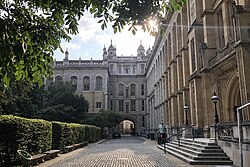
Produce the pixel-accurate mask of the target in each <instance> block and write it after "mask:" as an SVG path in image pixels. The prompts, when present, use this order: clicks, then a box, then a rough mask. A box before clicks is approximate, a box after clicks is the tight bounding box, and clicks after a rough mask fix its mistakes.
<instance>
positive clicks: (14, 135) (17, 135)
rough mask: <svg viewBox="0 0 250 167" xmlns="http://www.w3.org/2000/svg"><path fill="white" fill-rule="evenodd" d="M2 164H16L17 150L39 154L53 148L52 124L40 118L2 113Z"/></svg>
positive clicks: (0, 154)
mask: <svg viewBox="0 0 250 167" xmlns="http://www.w3.org/2000/svg"><path fill="white" fill-rule="evenodd" d="M0 134H1V136H0V166H15V165H16V163H17V162H18V161H19V160H20V157H19V156H18V154H17V150H19V149H21V150H25V151H27V152H29V153H30V154H37V153H41V152H44V151H47V150H50V149H51V145H52V124H51V123H50V122H48V121H44V120H38V119H26V118H21V117H16V116H11V115H0Z"/></svg>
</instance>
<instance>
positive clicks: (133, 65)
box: [133, 65, 136, 74]
mask: <svg viewBox="0 0 250 167" xmlns="http://www.w3.org/2000/svg"><path fill="white" fill-rule="evenodd" d="M135 69H136V67H135V65H133V74H135Z"/></svg>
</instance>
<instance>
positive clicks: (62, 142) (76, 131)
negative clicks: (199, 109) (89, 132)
mask: <svg viewBox="0 0 250 167" xmlns="http://www.w3.org/2000/svg"><path fill="white" fill-rule="evenodd" d="M52 131H53V133H52V134H53V135H52V147H53V148H54V149H62V148H63V147H64V146H68V145H72V144H75V143H80V142H83V141H84V140H85V126H84V125H81V124H73V123H62V122H52Z"/></svg>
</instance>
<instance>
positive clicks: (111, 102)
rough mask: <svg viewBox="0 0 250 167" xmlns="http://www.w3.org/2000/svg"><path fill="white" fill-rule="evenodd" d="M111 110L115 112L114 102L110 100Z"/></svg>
mask: <svg viewBox="0 0 250 167" xmlns="http://www.w3.org/2000/svg"><path fill="white" fill-rule="evenodd" d="M110 110H111V111H113V100H110Z"/></svg>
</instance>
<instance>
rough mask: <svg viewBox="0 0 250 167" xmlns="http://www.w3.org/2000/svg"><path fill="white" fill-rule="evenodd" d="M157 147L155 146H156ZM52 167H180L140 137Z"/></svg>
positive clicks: (111, 143)
mask: <svg viewBox="0 0 250 167" xmlns="http://www.w3.org/2000/svg"><path fill="white" fill-rule="evenodd" d="M154 147H155V145H154ZM50 167H178V166H177V165H175V164H173V163H172V162H169V161H168V160H167V159H166V158H165V157H164V155H163V154H162V153H160V152H157V151H156V150H155V149H152V147H150V145H148V144H146V143H145V142H144V140H142V139H141V138H138V137H122V138H121V139H113V140H108V141H106V142H103V143H101V144H98V145H96V146H95V147H92V148H91V149H89V150H85V151H81V152H78V153H77V154H75V155H74V156H71V157H68V158H65V159H63V160H62V161H60V162H57V163H55V164H53V165H50Z"/></svg>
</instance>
